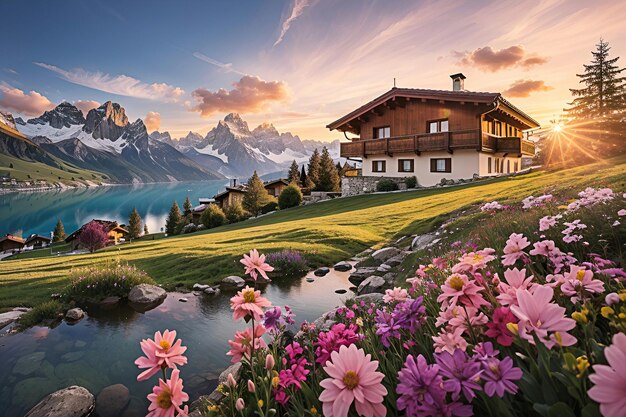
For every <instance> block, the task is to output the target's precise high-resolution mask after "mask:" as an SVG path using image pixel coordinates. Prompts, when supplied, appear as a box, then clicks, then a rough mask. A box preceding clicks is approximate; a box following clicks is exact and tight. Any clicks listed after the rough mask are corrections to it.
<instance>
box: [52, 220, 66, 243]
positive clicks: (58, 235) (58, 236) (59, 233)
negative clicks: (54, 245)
mask: <svg viewBox="0 0 626 417" xmlns="http://www.w3.org/2000/svg"><path fill="white" fill-rule="evenodd" d="M52 234H53V241H54V242H60V241H62V240H65V228H64V227H63V222H62V221H61V219H58V220H57V225H56V226H55V227H54V232H52Z"/></svg>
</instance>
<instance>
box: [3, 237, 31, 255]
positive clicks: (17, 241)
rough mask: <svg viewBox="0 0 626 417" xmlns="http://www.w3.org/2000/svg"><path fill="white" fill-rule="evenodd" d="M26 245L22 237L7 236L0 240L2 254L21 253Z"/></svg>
mask: <svg viewBox="0 0 626 417" xmlns="http://www.w3.org/2000/svg"><path fill="white" fill-rule="evenodd" d="M25 243H26V241H25V240H24V239H22V238H21V237H19V236H14V235H9V234H7V235H6V236H3V237H1V238H0V252H15V251H21V250H22V249H23V248H24V244H25Z"/></svg>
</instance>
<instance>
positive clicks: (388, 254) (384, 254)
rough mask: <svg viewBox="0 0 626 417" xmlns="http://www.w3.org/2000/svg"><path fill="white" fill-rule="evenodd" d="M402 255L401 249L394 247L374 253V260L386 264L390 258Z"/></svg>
mask: <svg viewBox="0 0 626 417" xmlns="http://www.w3.org/2000/svg"><path fill="white" fill-rule="evenodd" d="M399 253H400V249H398V248H394V247H391V246H390V247H388V248H382V249H379V250H377V251H376V252H374V253H372V258H374V259H376V260H377V261H379V262H381V263H382V262H385V261H386V260H387V259H389V258H393V257H394V256H396V255H398V254H399Z"/></svg>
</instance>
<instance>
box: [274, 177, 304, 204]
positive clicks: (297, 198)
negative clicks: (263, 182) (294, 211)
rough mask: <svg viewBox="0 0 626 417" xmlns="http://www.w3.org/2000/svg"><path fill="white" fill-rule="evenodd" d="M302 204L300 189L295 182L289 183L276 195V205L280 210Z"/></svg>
mask: <svg viewBox="0 0 626 417" xmlns="http://www.w3.org/2000/svg"><path fill="white" fill-rule="evenodd" d="M300 204H302V191H300V187H298V184H296V183H295V182H292V183H291V184H289V185H288V186H287V187H285V189H284V190H283V192H282V193H280V195H279V196H278V207H280V209H281V210H284V209H287V208H290V207H297V206H299V205H300Z"/></svg>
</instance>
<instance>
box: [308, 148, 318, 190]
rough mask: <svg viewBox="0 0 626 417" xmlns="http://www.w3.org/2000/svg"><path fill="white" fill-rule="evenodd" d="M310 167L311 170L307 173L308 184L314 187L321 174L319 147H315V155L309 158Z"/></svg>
mask: <svg viewBox="0 0 626 417" xmlns="http://www.w3.org/2000/svg"><path fill="white" fill-rule="evenodd" d="M308 169H309V172H308V173H307V176H308V180H307V184H306V186H307V187H309V188H311V189H313V188H316V185H317V182H318V181H319V176H320V153H319V151H318V150H317V148H315V151H313V155H311V158H309V166H308Z"/></svg>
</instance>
